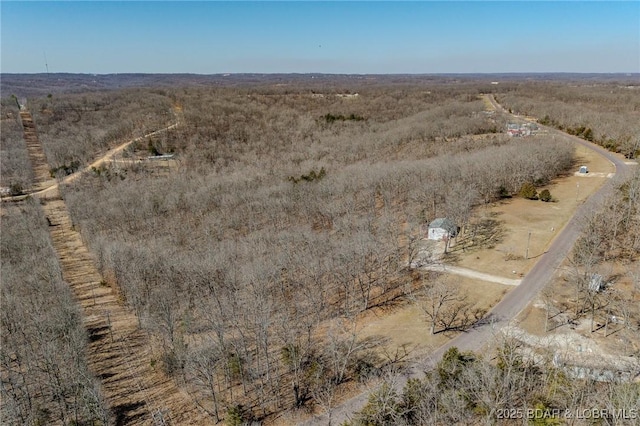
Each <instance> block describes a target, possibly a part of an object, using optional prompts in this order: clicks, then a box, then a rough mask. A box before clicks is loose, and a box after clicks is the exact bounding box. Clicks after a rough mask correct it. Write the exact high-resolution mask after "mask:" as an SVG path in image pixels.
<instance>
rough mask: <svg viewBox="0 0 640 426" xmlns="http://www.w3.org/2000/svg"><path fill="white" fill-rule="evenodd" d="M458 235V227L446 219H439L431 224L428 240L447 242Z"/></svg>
mask: <svg viewBox="0 0 640 426" xmlns="http://www.w3.org/2000/svg"><path fill="white" fill-rule="evenodd" d="M456 235H458V227H457V226H456V225H455V224H454V223H453V222H452V221H451V220H449V219H447V218H446V217H439V218H437V219H436V220H434V221H433V222H431V223H430V224H429V230H428V233H427V238H429V239H430V240H447V239H449V238H453V237H455V236H456Z"/></svg>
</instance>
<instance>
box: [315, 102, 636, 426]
mask: <svg viewBox="0 0 640 426" xmlns="http://www.w3.org/2000/svg"><path fill="white" fill-rule="evenodd" d="M487 99H488V100H489V102H491V104H492V105H493V107H494V108H495V109H496V110H497V111H500V112H502V113H504V114H509V113H508V112H507V111H505V109H504V108H502V106H501V105H499V104H498V103H497V102H496V100H495V98H494V97H493V96H487ZM540 127H541V128H544V129H545V130H547V131H548V133H549V134H554V135H557V136H560V137H562V138H565V139H568V140H571V141H573V142H575V143H577V144H579V145H582V146H584V147H586V148H588V149H591V150H593V151H595V152H597V153H598V154H600V155H602V156H604V157H605V158H607V159H608V160H609V161H611V163H612V164H613V165H614V166H615V168H616V174H615V176H613V177H612V179H610V180H608V181H607V182H606V183H605V184H604V185H603V186H602V188H600V189H599V190H598V191H597V192H596V193H594V194H593V195H592V196H591V197H590V198H588V199H587V200H586V201H585V202H584V203H583V204H582V205H581V206H580V207H578V209H577V211H576V213H575V214H574V216H573V218H571V220H570V221H569V222H568V223H567V224H566V225H565V227H564V229H562V231H560V233H559V234H558V235H557V237H556V238H555V240H554V241H553V242H552V243H551V246H550V247H549V249H548V250H547V252H546V253H545V254H544V255H542V256H541V257H540V258H539V260H538V262H537V263H536V264H535V266H534V267H533V268H532V269H531V270H530V271H529V273H528V274H527V275H526V276H525V277H524V278H523V279H522V282H521V283H520V285H518V286H517V287H516V288H514V289H513V290H511V291H510V292H509V293H507V294H506V295H505V297H504V298H503V299H502V300H501V301H500V302H499V303H498V304H497V305H496V306H494V308H493V309H492V310H491V311H490V312H489V315H488V316H487V318H486V321H483V323H482V324H480V325H478V326H477V327H475V328H473V329H471V330H469V331H467V332H465V333H462V334H459V335H458V336H457V337H456V338H454V339H452V340H451V341H449V342H447V343H446V344H444V345H443V346H441V347H440V348H438V349H437V350H436V351H435V352H434V353H432V354H431V355H429V356H428V357H427V358H426V359H424V360H422V361H421V362H418V363H416V365H414V366H413V367H412V368H410V369H409V371H408V373H407V374H406V375H405V376H403V377H399V378H398V380H397V381H396V386H395V387H396V389H397V390H398V391H401V390H402V388H403V387H404V385H405V384H406V382H407V379H409V378H419V377H422V376H423V371H425V370H426V369H430V368H432V367H434V366H435V365H436V364H437V363H438V362H439V360H440V359H441V358H442V355H444V353H445V352H446V351H447V350H448V349H449V348H451V347H454V346H455V347H458V348H459V349H460V350H462V351H467V350H470V351H478V350H480V349H482V348H483V347H484V346H485V345H486V344H487V342H490V341H492V339H493V337H494V336H496V334H497V333H498V332H499V331H500V330H501V329H502V328H503V327H505V326H507V325H508V324H509V323H510V322H511V321H512V320H513V319H514V318H515V317H516V316H517V315H518V314H519V313H520V312H521V311H522V310H523V309H524V308H525V307H526V306H527V305H528V304H529V302H531V301H532V300H533V298H534V297H535V296H536V295H537V294H538V293H539V292H540V290H542V289H543V288H544V287H545V285H547V283H549V282H550V281H551V279H552V277H553V276H554V274H555V273H556V272H557V269H558V267H559V266H560V263H561V262H562V260H563V259H564V258H565V257H566V256H567V255H568V254H569V251H570V250H571V248H572V247H573V245H574V243H575V241H576V239H577V238H578V236H579V235H580V227H581V223H582V218H583V217H584V216H585V215H586V214H588V213H589V212H591V211H593V210H596V209H597V208H598V205H599V204H600V203H601V202H602V201H603V200H604V199H605V197H606V195H607V194H609V193H611V191H612V190H613V189H614V188H615V186H616V185H617V184H618V183H620V182H621V181H622V180H624V179H625V178H626V177H627V176H630V175H631V173H632V168H633V165H632V164H631V163H630V162H625V161H624V159H623V158H622V157H620V156H618V155H616V154H613V153H611V152H609V151H607V150H605V149H604V148H602V147H600V146H598V145H595V144H592V143H590V142H587V141H585V140H582V139H580V138H578V137H575V136H571V135H568V134H566V133H564V132H561V131H559V130H556V129H553V128H550V127H546V126H540ZM368 397H369V392H364V393H362V394H360V395H358V396H356V397H354V398H352V399H350V400H348V401H346V402H345V403H343V404H342V405H340V406H338V407H335V408H334V409H333V411H332V412H331V420H329V417H328V416H327V415H322V416H317V417H314V418H312V419H310V420H308V421H307V422H305V423H304V424H306V425H327V424H340V423H341V422H343V421H344V420H348V419H349V418H350V416H351V415H353V413H355V412H357V411H358V410H360V409H361V408H362V407H363V406H364V405H365V404H366V402H367V398H368Z"/></svg>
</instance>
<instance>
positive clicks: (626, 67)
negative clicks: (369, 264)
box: [0, 0, 640, 74]
mask: <svg viewBox="0 0 640 426" xmlns="http://www.w3.org/2000/svg"><path fill="white" fill-rule="evenodd" d="M0 13H1V16H0V24H1V29H0V37H1V39H0V43H1V44H0V47H1V53H0V70H1V71H2V72H5V73H41V72H47V68H48V71H49V72H52V73H53V72H72V73H95V74H110V73H196V74H218V73H336V74H389V73H394V74H395V73H403V74H404V73H410V74H423V73H512V72H523V73H527V72H530V73H533V72H584V73H611V72H615V73H619V72H620V73H633V72H635V73H637V72H640V1H638V0H633V1H623V2H614V1H606V2H597V1H569V2H558V1H514V2H510V1H496V2H489V1H469V2H464V1H446V2H444V1H424V2H418V1H414V2H400V1H388V2H385V1H376V2H365V1H354V2H351V1H335V2H311V1H292V2H271V1H260V2H249V1H233V2H222V1H200V2H191V1H141V2H132V1H66V2H62V1H48V2H37V1H6V0H2V1H1V2H0Z"/></svg>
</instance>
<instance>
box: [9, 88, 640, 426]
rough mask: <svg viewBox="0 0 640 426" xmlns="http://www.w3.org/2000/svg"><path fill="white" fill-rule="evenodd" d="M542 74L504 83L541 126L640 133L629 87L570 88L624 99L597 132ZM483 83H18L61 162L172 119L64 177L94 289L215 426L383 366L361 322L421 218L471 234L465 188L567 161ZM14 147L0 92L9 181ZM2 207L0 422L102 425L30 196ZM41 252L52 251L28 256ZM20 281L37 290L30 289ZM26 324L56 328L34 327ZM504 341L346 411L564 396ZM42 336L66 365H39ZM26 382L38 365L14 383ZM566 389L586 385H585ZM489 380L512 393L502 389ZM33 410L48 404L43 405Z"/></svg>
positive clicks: (386, 366)
mask: <svg viewBox="0 0 640 426" xmlns="http://www.w3.org/2000/svg"><path fill="white" fill-rule="evenodd" d="M539 85H540V86H539V87H538V86H537V85H535V84H530V85H524V86H522V87H520V86H516V85H513V87H514V89H513V90H509V91H507V92H505V93H504V94H500V95H499V96H498V99H499V100H500V101H501V102H504V105H505V106H506V107H509V108H511V109H513V110H514V111H515V110H517V111H522V112H525V111H526V112H527V113H530V114H533V115H537V116H540V117H546V116H547V115H548V116H549V118H548V120H549V123H550V124H551V120H555V121H554V123H555V122H557V123H566V124H563V126H565V127H567V126H571V128H574V127H573V126H589V127H590V128H592V129H593V130H592V133H593V135H594V138H595V139H597V140H605V139H606V140H609V139H615V140H616V141H619V145H617V146H619V147H620V149H621V150H625V149H627V148H626V147H627V145H626V144H627V142H628V141H630V140H632V139H633V138H632V136H633V135H634V134H635V135H637V134H638V132H637V128H636V127H634V126H637V120H636V121H633V120H631V118H632V115H633V114H634V112H629V108H630V107H633V108H635V107H634V105H635V106H637V97H633V96H630V97H628V98H625V99H623V100H619V99H618V101H615V100H614V96H612V97H611V98H609V97H607V96H606V93H605V92H604V91H601V89H600V88H597V87H596V88H595V89H592V88H588V87H583V88H581V89H580V90H578V89H575V90H576V94H575V95H573V96H576V97H577V96H579V95H580V96H583V95H581V94H582V93H583V92H586V93H588V94H589V93H590V94H591V95H590V96H593V97H594V99H595V100H596V101H594V103H595V104H597V105H598V106H599V107H600V108H609V110H610V114H612V115H614V114H615V112H616V111H619V112H620V115H621V116H624V117H626V119H627V121H625V122H623V121H618V122H617V123H618V125H617V126H614V128H612V130H609V128H608V127H606V126H605V124H601V123H600V122H599V121H598V120H597V119H596V116H597V117H599V115H598V114H597V113H596V112H594V113H593V114H594V116H593V117H592V116H590V115H587V114H586V113H584V114H583V111H582V110H577V109H575V108H578V107H577V106H574V105H580V102H578V100H576V99H574V98H571V97H568V98H567V99H566V100H564V104H562V102H563V101H562V100H557V101H554V102H556V103H557V104H558V105H560V106H557V108H558V111H556V110H553V109H551V108H547V107H548V105H546V104H545V103H544V102H545V101H544V100H545V99H550V98H551V95H550V93H555V92H554V89H553V87H555V86H553V85H545V84H542V83H539ZM481 88H487V84H486V83H481V84H480V83H479V84H478V85H476V86H473V85H471V84H463V85H458V84H433V85H429V84H422V85H416V84H406V83H403V84H396V85H386V86H385V85H373V84H361V85H357V84H354V85H353V86H347V85H345V86H344V87H343V88H341V87H330V88H328V87H325V88H324V89H323V90H320V89H321V88H318V87H316V86H314V87H313V88H308V87H304V85H303V84H298V85H292V86H288V85H262V86H261V85H255V86H252V87H242V86H241V87H212V86H203V87H197V88H195V87H182V88H167V87H163V88H161V89H144V88H138V89H131V88H128V89H120V90H114V91H95V92H87V93H79V94H74V93H72V94H65V93H57V92H56V93H53V94H51V95H50V96H43V97H39V98H33V99H31V98H30V99H29V102H28V107H29V109H30V111H31V113H32V114H33V116H34V120H35V122H36V125H37V127H38V131H39V135H40V141H41V143H42V145H43V148H44V150H45V153H46V155H47V159H48V161H49V165H50V167H51V173H52V176H55V177H57V178H58V179H62V178H63V177H64V176H65V175H68V174H71V173H74V172H76V171H77V170H79V169H80V168H82V167H84V166H86V165H87V164H89V163H90V162H91V160H92V159H95V158H97V157H98V156H99V155H100V154H101V153H104V152H105V151H106V150H107V149H109V148H113V147H115V146H117V145H118V144H120V143H123V142H125V141H127V140H130V139H133V138H136V137H140V136H142V135H144V134H146V133H148V132H149V131H151V130H156V129H161V128H165V127H167V126H169V125H171V124H173V123H178V126H177V127H175V128H171V129H168V130H167V131H166V132H163V133H159V134H157V135H154V136H152V137H148V138H143V139H141V140H139V141H138V142H136V143H134V144H132V145H130V146H129V147H128V148H127V149H125V150H124V151H123V152H122V154H119V157H117V161H112V162H110V163H108V164H105V165H103V166H101V168H99V169H94V170H92V171H90V172H87V173H86V174H85V176H83V178H82V179H77V180H75V181H74V182H73V183H69V184H64V185H62V188H61V192H62V195H63V197H64V200H65V202H66V204H67V206H68V208H69V211H70V213H71V217H72V220H73V224H74V227H75V228H76V229H78V230H79V231H80V232H81V234H82V237H83V239H84V241H85V242H86V244H87V245H88V247H89V248H90V250H91V252H92V253H93V256H94V259H95V263H96V265H97V267H98V269H99V270H100V272H101V273H102V275H103V277H104V280H105V285H108V286H110V287H111V288H113V289H114V290H115V291H116V292H117V293H118V294H119V295H121V298H122V300H123V303H125V304H126V305H127V306H128V307H129V308H130V309H131V310H132V311H133V312H135V314H136V317H137V320H138V325H139V327H140V328H142V329H144V330H145V331H146V332H147V333H148V335H149V336H150V342H151V343H150V348H149V350H150V351H151V353H152V354H153V357H154V363H157V365H158V366H160V367H161V369H162V371H164V373H165V374H166V375H169V376H171V377H172V378H173V379H174V380H175V382H176V383H178V385H179V386H180V387H181V388H182V389H184V391H185V392H186V393H187V394H188V395H189V397H190V398H191V399H192V400H193V401H195V403H196V404H197V405H198V406H199V407H200V408H201V409H202V410H203V411H205V412H206V413H207V414H208V416H209V418H210V420H211V422H213V423H215V422H217V421H222V420H225V421H226V422H227V423H229V424H241V423H242V422H243V421H250V420H256V421H262V420H265V421H271V422H277V421H278V418H279V416H282V413H285V412H288V411H290V412H295V411H302V412H305V413H306V412H311V411H313V410H318V409H319V408H327V407H329V408H330V407H331V406H332V405H334V404H336V402H337V400H338V396H339V395H345V394H346V393H348V390H349V389H350V385H351V384H353V383H355V382H366V381H367V380H370V379H379V378H384V377H388V375H389V374H390V372H393V371H397V370H398V368H400V367H401V365H399V362H398V360H397V359H393V358H391V357H389V358H387V359H385V358H384V357H381V355H380V353H379V351H376V350H375V342H372V341H368V340H366V339H361V338H360V336H359V329H358V327H357V322H358V318H359V317H360V316H361V315H362V313H363V312H366V311H368V310H370V309H371V308H373V307H375V306H381V305H384V304H387V303H390V302H394V303H397V302H398V301H399V302H400V303H403V300H404V302H405V303H408V302H407V301H406V300H405V299H404V296H405V294H406V293H407V292H408V291H411V290H414V286H415V285H416V274H415V271H412V270H411V268H410V267H409V264H410V259H411V257H412V256H413V255H414V254H415V247H414V245H413V242H415V241H416V240H417V239H419V238H420V237H421V232H423V231H422V230H423V225H424V224H425V223H426V222H428V221H430V220H432V219H434V218H436V217H441V216H446V217H450V218H452V219H454V220H455V222H456V223H457V224H459V225H460V226H461V227H462V229H463V230H464V231H465V232H473V229H472V228H473V227H474V226H476V225H475V222H474V221H473V220H472V219H473V217H474V215H475V214H476V210H477V207H478V206H481V205H484V204H487V203H491V202H494V201H497V200H501V199H504V198H507V197H511V196H514V195H516V194H518V193H519V192H520V190H521V189H522V187H523V185H527V184H530V185H533V186H542V185H546V184H548V183H549V182H551V181H552V180H553V179H555V178H556V177H558V176H560V175H562V174H563V173H565V172H566V171H567V170H568V169H569V168H570V167H572V166H573V165H574V147H573V145H572V144H571V143H570V142H567V141H565V140H561V139H559V138H555V137H553V136H552V135H549V134H544V133H541V134H539V135H536V136H531V137H528V138H509V137H507V136H506V135H505V134H504V129H505V126H506V119H505V118H504V117H501V116H500V115H499V114H496V113H495V112H491V111H487V108H486V104H485V103H484V101H483V100H482V98H481V97H480V96H479V95H478V94H479V92H480V91H481ZM566 90H567V93H569V95H567V96H570V95H571V94H572V92H571V90H573V89H572V88H571V89H566ZM620 90H624V89H620ZM534 95H535V96H534ZM584 96H586V95H584ZM526 99H531V100H530V104H525V103H524V102H525V100H526ZM551 99H556V98H551ZM518 102H520V103H518ZM616 102H621V104H620V105H623V106H619V104H618V103H616ZM562 105H564V109H562V108H561V106H562ZM584 108H587V107H586V106H585V107H584ZM593 108H595V107H593ZM633 108H632V109H631V111H635V114H637V111H638V110H637V108H636V109H633ZM543 110H544V112H545V113H544V114H542V113H541V112H543ZM578 115H579V116H580V117H584V121H579V120H578V119H576V118H575V117H576V116H578ZM570 119H571V120H573V121H571V120H570ZM620 120H622V119H620ZM613 129H615V131H616V132H617V133H614V131H613ZM607 132H608V133H607ZM634 132H636V133H634ZM605 134H606V136H605ZM580 135H582V136H585V135H584V132H582V133H580ZM21 143H22V141H21V127H20V123H19V120H18V109H17V106H16V104H15V102H12V100H11V99H3V101H2V157H1V160H2V177H1V182H2V185H3V186H7V187H9V186H12V185H19V186H20V187H22V188H27V187H29V185H30V182H31V180H32V179H33V177H32V176H31V174H30V168H29V161H28V156H27V155H26V151H25V149H24V146H23V145H21ZM629 152H630V153H631V154H633V151H629ZM625 153H626V152H625ZM159 154H173V155H174V157H175V159H176V160H175V165H173V166H171V167H163V166H158V163H154V162H151V161H133V160H134V159H136V160H139V159H145V158H146V157H147V156H150V155H159ZM633 188H636V186H633ZM634 200H636V198H634ZM628 204H629V205H630V206H632V207H633V208H635V205H634V204H633V203H628ZM2 214H3V217H2V228H3V229H2V230H3V238H2V260H3V267H2V280H3V286H2V298H3V299H2V304H3V319H2V339H3V345H2V348H3V352H2V356H3V375H2V380H3V385H2V392H3V398H2V399H3V403H2V410H3V411H2V415H3V418H7V419H10V420H9V423H12V424H38V422H47V421H51V422H56V421H57V422H62V423H65V422H66V423H69V422H70V421H72V420H73V421H75V422H76V423H77V424H79V423H82V422H84V421H89V420H90V421H93V422H94V423H95V422H97V423H98V424H109V423H110V422H112V421H113V419H112V418H109V415H108V414H107V413H108V410H107V408H106V404H105V403H104V402H103V400H102V397H101V396H100V392H99V386H97V385H96V381H95V379H94V378H92V376H91V374H90V373H88V371H87V367H86V363H85V362H84V361H83V359H82V356H81V355H82V353H83V350H82V349H81V348H82V345H83V341H85V340H86V339H87V335H86V333H85V332H84V331H83V329H82V326H81V322H80V312H79V311H78V310H77V308H75V307H74V306H75V305H74V303H73V300H72V297H71V296H70V293H69V292H68V291H66V290H65V289H64V287H65V285H64V282H62V280H61V278H60V273H59V271H57V269H56V262H55V254H54V253H53V252H52V250H51V247H50V244H49V243H47V235H46V234H47V232H46V228H47V224H46V221H45V219H44V218H43V216H42V213H41V211H40V210H39V206H38V203H37V202H35V201H33V200H31V201H28V202H26V203H24V204H21V205H19V206H11V207H10V208H5V207H4V206H3V213H2ZM626 214H628V215H630V217H635V216H634V214H635V210H633V211H629V212H627V213H626ZM629 220H631V219H629ZM634 220H635V219H634ZM633 223H636V222H633ZM34 224H35V225H34ZM626 226H627V227H628V226H629V224H628V223H627V225H626ZM620 235H621V237H622V236H624V235H628V234H625V233H620ZM8 236H11V237H10V238H8ZM624 238H634V237H626V236H625V237H624ZM635 238H636V243H635V244H637V237H635ZM634 247H636V246H634ZM27 254H28V256H27ZM636 255H637V251H636V252H635V254H633V255H632V256H636ZM33 259H47V261H46V262H35V261H34V260H33ZM634 259H635V258H634ZM34 263H35V264H37V266H38V268H39V269H42V268H44V269H42V271H39V269H37V270H38V271H39V272H37V273H35V272H34V269H33V267H32V266H33V264H34ZM24 283H30V284H29V285H25V284H24ZM36 287H37V288H38V290H35V288H36ZM43 289H50V290H47V291H50V292H51V293H50V294H51V296H47V294H48V293H46V292H45V291H44V290H43ZM33 293H37V294H38V296H39V297H38V298H33V299H30V298H29V295H30V294H33ZM53 295H55V297H54V296H53ZM40 297H41V298H42V299H40ZM39 303H40V305H38V304H39ZM45 303H46V306H47V308H46V309H44V307H43V306H44V305H42V304H45ZM7 307H10V308H11V309H10V310H8V309H6V308H7ZM31 312H37V313H38V315H35V316H34V315H32V314H30V313H31ZM39 316H43V318H40V317H39ZM60 317H64V318H65V321H64V322H61V321H59V320H58V319H57V318H60ZM21 318H28V319H29V320H28V321H26V320H25V321H22V320H21ZM480 319H481V313H480V316H479V317H477V318H474V319H473V320H480ZM32 321H36V322H37V321H46V322H47V324H49V326H53V325H58V326H60V327H61V329H60V330H58V329H57V328H55V327H53V329H51V330H50V332H49V331H46V330H49V329H50V328H51V327H49V328H45V329H44V330H42V331H43V332H45V333H50V334H51V336H47V335H42V334H38V332H37V330H40V328H39V327H38V326H36V325H33V326H32V325H30V324H31V322H32ZM466 324H467V325H468V326H470V325H471V323H469V322H468V323H466ZM426 329H427V326H426V325H425V330H426ZM44 342H48V343H47V344H46V345H45V344H44ZM49 345H53V346H49ZM55 345H61V346H60V348H58V346H55ZM74 345H75V346H74ZM27 348H30V349H27ZM505 348H507V347H506V346H505ZM504 350H505V352H507V349H504ZM515 352H516V351H515V350H513V351H511V352H509V353H508V354H506V355H505V357H507V356H508V357H509V359H506V358H505V359H504V360H501V361H500V362H498V364H497V365H496V363H495V362H492V361H491V360H490V359H489V358H483V357H481V356H480V355H477V354H459V353H455V352H451V353H450V354H449V356H448V358H446V359H445V360H444V361H443V363H445V364H441V365H440V367H439V368H438V370H437V371H435V372H433V374H429V375H427V377H426V378H425V379H424V380H423V381H415V382H411V383H410V384H409V386H408V387H407V388H406V389H405V391H404V393H403V394H402V395H396V394H388V395H379V394H375V395H372V397H371V398H372V402H371V403H370V404H369V406H368V407H367V408H366V409H365V411H363V412H362V413H361V415H360V417H359V418H358V419H357V420H355V424H402V423H403V422H405V423H407V424H436V423H440V424H449V423H455V422H458V423H476V420H478V421H480V422H482V421H485V420H486V421H487V422H491V419H495V411H492V409H494V408H496V407H500V406H507V405H509V404H511V403H513V404H516V405H514V406H520V405H517V404H524V403H525V402H526V404H528V405H527V406H537V405H536V404H538V405H540V404H542V406H545V407H551V406H553V407H556V406H560V405H559V403H558V401H562V398H565V396H566V395H573V394H571V393H570V391H566V392H569V393H566V394H565V393H562V392H560V388H562V386H565V384H566V382H567V379H566V378H564V377H562V375H561V373H559V372H556V373H553V374H552V373H551V372H549V371H547V370H545V369H544V368H541V367H540V368H539V367H538V366H530V365H528V364H526V361H525V360H521V359H520V358H517V357H516V355H515ZM53 354H55V356H56V357H61V359H65V360H66V361H64V362H58V361H56V362H55V364H56V365H58V364H63V365H64V367H65V368H66V367H68V368H69V370H68V371H67V370H62V371H55V372H51V371H50V370H47V368H42V367H40V366H41V365H45V366H46V365H50V364H48V363H49V361H50V360H49V358H48V357H50V356H53ZM446 363H448V364H446ZM46 374H49V375H52V374H53V375H54V376H51V377H54V379H56V380H57V381H56V380H50V379H49V378H48V377H49V376H45V375H46ZM67 378H68V379H67ZM534 379H535V380H534ZM44 382H47V383H48V384H47V385H42V384H41V383H44ZM19 383H33V387H26V389H27V391H26V392H27V394H28V395H27V394H25V395H23V394H20V393H19V391H18V389H20V386H19ZM56 383H57V384H58V385H57V386H63V385H64V386H65V387H64V388H60V387H55V386H56V385H55V384H56ZM498 383H499V384H500V386H497V385H496V384H498ZM501 386H502V387H501ZM572 386H573V387H571V388H567V389H571V390H574V388H575V390H576V392H577V391H580V392H582V393H580V395H585V398H587V397H588V398H592V397H594V395H593V394H591V393H589V392H590V391H591V390H593V389H594V388H593V387H590V385H589V384H588V383H586V382H579V383H575V384H573V385H572ZM382 389H383V390H384V387H383V388H382ZM459 389H464V392H467V391H468V393H464V392H462V391H458V390H459ZM501 389H509V392H511V393H509V392H506V391H505V392H506V393H505V394H504V395H502V394H501V395H497V393H498V392H502V390H501ZM552 389H555V390H556V391H557V392H558V393H554V392H556V391H552ZM608 389H609V390H610V391H609V394H607V395H610V396H611V398H612V400H613V399H615V398H618V397H620V398H623V397H625V398H627V399H626V400H625V401H633V397H634V395H635V398H638V396H637V387H633V386H627V387H624V386H621V387H610V388H608ZM588 391H589V392H588ZM483 392H484V393H483ZM491 392H495V394H492V395H489V394H490V393H491ZM545 392H546V393H545ZM563 392H564V391H563ZM633 392H636V393H635V394H634V393H633ZM384 398H386V400H384V401H383V402H382V403H381V405H379V404H377V402H375V401H378V400H382V399H384ZM500 398H502V399H500ZM545 398H546V399H545ZM629 398H631V399H629ZM27 401H28V402H27ZM434 404H435V405H434ZM447 404H448V405H447ZM492 404H493V405H492ZM500 404H502V405H500ZM566 404H569V400H567V401H566ZM434 406H437V407H441V408H438V409H434V408H433V407H434ZM616 406H619V405H616ZM33 407H43V408H42V409H41V410H40V412H42V413H44V414H42V416H43V417H39V419H40V420H38V419H36V418H35V417H33V413H35V412H36V411H34V408H33ZM381 407H382V408H381ZM30 416H31V417H30ZM74 416H75V417H74ZM434 416H435V417H434ZM483 419H484V420H483Z"/></svg>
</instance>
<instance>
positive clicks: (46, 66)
mask: <svg viewBox="0 0 640 426" xmlns="http://www.w3.org/2000/svg"><path fill="white" fill-rule="evenodd" d="M42 53H44V67H45V68H46V69H47V77H49V64H48V62H47V52H42Z"/></svg>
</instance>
